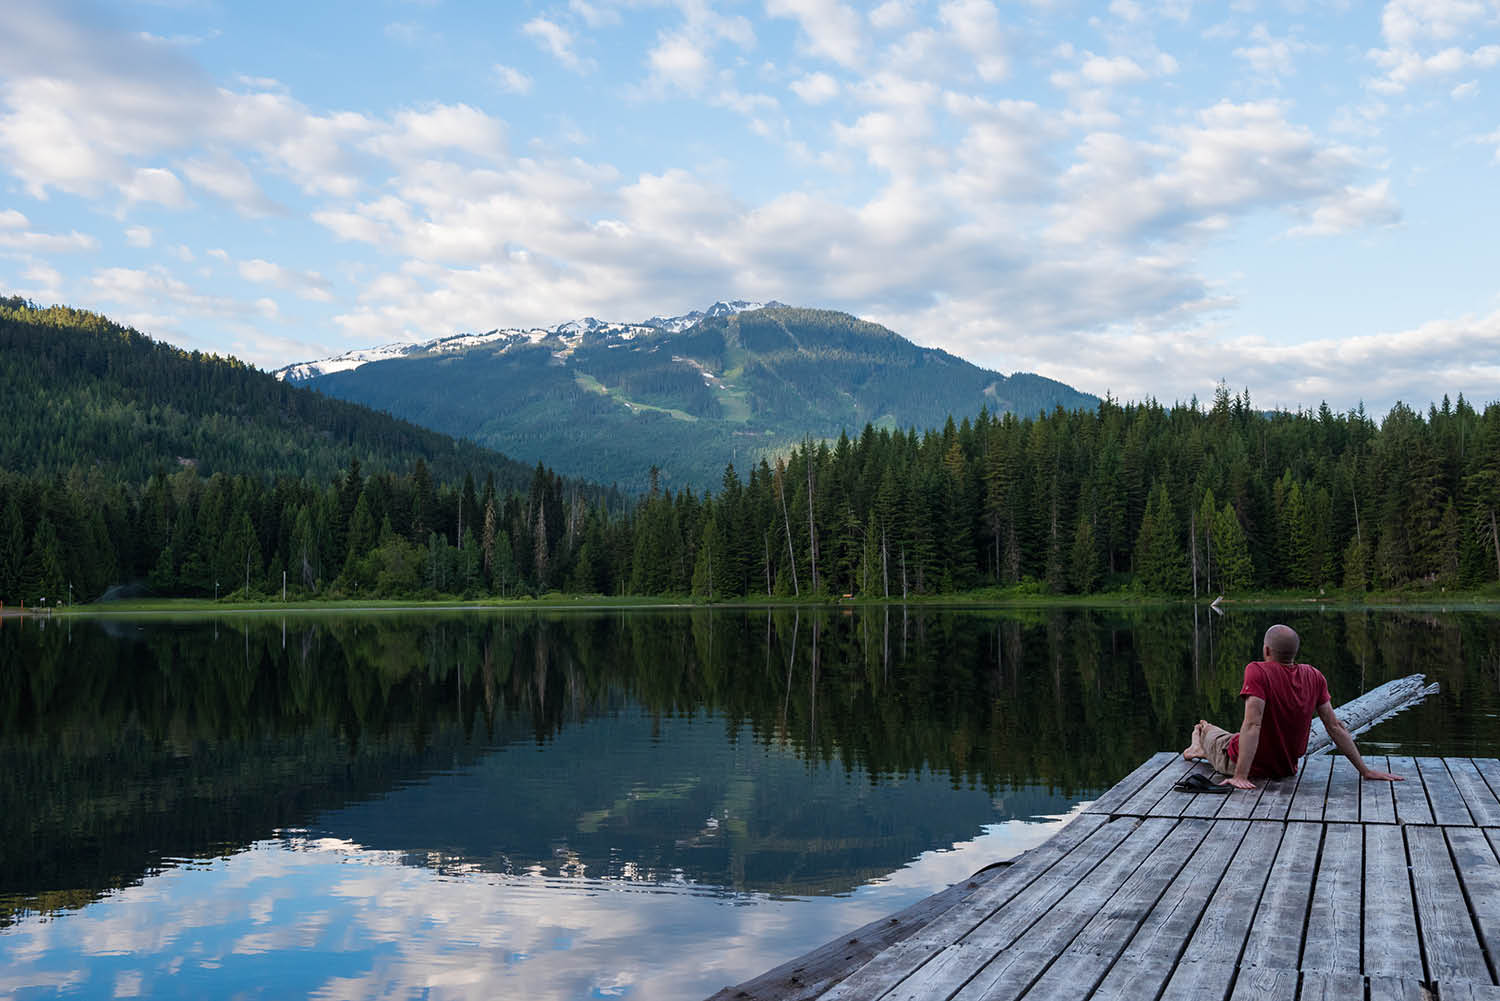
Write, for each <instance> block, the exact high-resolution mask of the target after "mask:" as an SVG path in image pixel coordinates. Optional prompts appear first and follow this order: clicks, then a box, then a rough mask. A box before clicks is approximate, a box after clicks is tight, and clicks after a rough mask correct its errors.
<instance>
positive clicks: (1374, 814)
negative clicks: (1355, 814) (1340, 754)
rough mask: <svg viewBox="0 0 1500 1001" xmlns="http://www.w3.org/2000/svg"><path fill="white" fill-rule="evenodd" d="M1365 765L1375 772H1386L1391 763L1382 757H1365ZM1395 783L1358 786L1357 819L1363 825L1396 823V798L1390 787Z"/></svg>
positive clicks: (1364, 783) (1361, 783)
mask: <svg viewBox="0 0 1500 1001" xmlns="http://www.w3.org/2000/svg"><path fill="white" fill-rule="evenodd" d="M1365 764H1367V765H1369V766H1370V767H1371V768H1374V769H1375V770H1377V771H1382V772H1388V771H1390V770H1391V767H1392V766H1391V763H1390V761H1389V760H1388V759H1386V757H1385V756H1384V755H1375V756H1367V757H1366V758H1365ZM1398 784H1399V783H1396V782H1364V781H1361V782H1360V784H1359V819H1360V822H1361V823H1364V824H1394V823H1395V822H1396V796H1395V793H1394V792H1393V791H1392V790H1391V786H1394V785H1398Z"/></svg>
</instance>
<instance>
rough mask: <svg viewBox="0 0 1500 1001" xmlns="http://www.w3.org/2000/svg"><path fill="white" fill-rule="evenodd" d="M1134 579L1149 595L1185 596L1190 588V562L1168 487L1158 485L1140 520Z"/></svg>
mask: <svg viewBox="0 0 1500 1001" xmlns="http://www.w3.org/2000/svg"><path fill="white" fill-rule="evenodd" d="M1135 575H1136V582H1137V584H1138V586H1139V587H1140V588H1141V589H1142V590H1143V591H1146V592H1147V593H1148V594H1173V595H1175V594H1183V593H1185V592H1186V591H1187V588H1188V580H1187V560H1186V557H1185V556H1184V555H1183V552H1182V541H1181V540H1180V539H1179V538H1178V534H1177V519H1176V516H1175V515H1174V514H1173V512H1172V502H1171V499H1170V498H1168V496H1167V487H1166V484H1165V483H1158V484H1157V485H1156V489H1155V490H1153V491H1152V492H1151V495H1150V500H1149V501H1148V502H1147V504H1146V511H1145V513H1144V515H1143V516H1142V518H1141V530H1140V534H1139V535H1137V536H1136V544H1135Z"/></svg>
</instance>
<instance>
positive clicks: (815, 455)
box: [0, 389, 1500, 603]
mask: <svg viewBox="0 0 1500 1001" xmlns="http://www.w3.org/2000/svg"><path fill="white" fill-rule="evenodd" d="M1497 512H1500V404H1490V405H1489V406H1487V407H1486V408H1485V410H1484V412H1483V413H1482V414H1481V413H1478V412H1476V411H1475V410H1474V409H1473V408H1472V407H1470V406H1469V405H1468V404H1467V403H1466V402H1465V401H1464V400H1463V399H1462V397H1460V398H1459V400H1458V402H1457V403H1456V404H1450V403H1449V402H1448V401H1447V400H1446V399H1445V400H1444V401H1443V403H1442V405H1441V407H1432V408H1430V409H1429V410H1428V412H1427V413H1426V414H1425V415H1424V414H1422V413H1418V412H1416V411H1413V410H1411V409H1410V408H1408V407H1406V406H1403V405H1398V406H1396V407H1395V408H1394V409H1392V411H1391V412H1390V413H1389V414H1387V415H1386V417H1385V419H1384V420H1383V422H1382V423H1381V424H1380V425H1379V426H1377V425H1376V424H1375V422H1374V421H1372V420H1371V419H1370V418H1369V417H1368V416H1366V415H1365V414H1363V413H1361V412H1356V413H1350V414H1343V415H1338V414H1334V413H1331V412H1330V411H1329V410H1328V409H1327V408H1326V407H1325V408H1323V409H1322V410H1321V411H1319V412H1316V413H1311V412H1309V413H1300V414H1273V415H1266V414H1263V413H1261V412H1258V411H1257V410H1255V409H1254V408H1253V407H1252V406H1251V403H1250V400H1249V399H1248V397H1247V396H1245V395H1241V396H1234V397H1232V396H1231V395H1230V394H1229V393H1228V392H1227V391H1226V390H1222V389H1221V391H1220V392H1219V394H1218V395H1217V397H1216V399H1215V400H1214V402H1213V405H1212V406H1211V407H1209V408H1207V409H1204V408H1201V407H1199V406H1196V405H1192V406H1177V407H1173V408H1164V407H1161V406H1159V405H1157V404H1155V403H1145V404H1129V405H1123V406H1122V405H1120V404H1118V403H1116V402H1114V401H1112V400H1106V401H1104V402H1102V403H1101V404H1100V405H1099V406H1097V407H1095V408H1091V409H1082V410H1074V411H1071V412H1069V411H1064V410H1061V409H1058V410H1055V411H1053V412H1052V413H1050V414H1047V415H1043V416H1039V417H1036V418H1031V419H1022V418H1017V417H1015V416H1014V415H1005V416H1004V417H1000V418H996V417H993V416H991V415H990V414H989V413H988V412H982V413H981V414H980V415H979V417H978V419H977V420H974V421H969V420H964V421H962V422H960V423H957V424H955V423H954V422H953V421H952V420H949V421H948V422H947V423H946V425H945V426H944V427H943V429H942V430H930V431H927V432H925V433H922V434H917V433H915V432H910V433H907V432H899V431H898V432H892V431H887V430H876V429H875V428H874V427H870V426H867V427H866V428H865V430H864V432H863V433H862V434H861V435H860V436H859V437H858V438H857V439H850V438H848V437H844V436H841V437H840V438H839V439H838V440H837V441H836V442H834V443H826V442H812V441H809V442H808V443H807V445H806V446H805V447H801V448H797V449H794V450H793V452H792V454H791V456H790V459H789V460H788V461H786V462H785V463H781V462H778V463H777V464H776V465H775V466H774V467H773V466H772V465H770V464H769V463H767V462H764V461H762V462H760V463H757V464H756V465H755V466H753V467H752V468H751V469H750V470H749V475H748V477H741V476H740V474H739V473H738V472H737V471H735V470H733V469H732V468H731V469H727V470H726V471H725V473H724V475H723V478H722V482H721V485H720V488H719V489H718V490H717V491H715V492H713V493H712V494H710V495H699V494H697V493H695V492H693V491H691V490H681V491H670V490H666V489H662V488H660V487H656V488H653V489H651V490H650V491H649V492H648V494H647V496H645V497H644V498H643V499H642V500H641V501H640V502H639V503H638V504H636V505H635V506H634V507H632V508H629V509H625V510H622V511H620V512H615V511H612V510H610V509H609V508H607V507H606V506H605V505H604V504H602V503H600V502H599V501H598V500H597V499H593V498H590V497H589V496H587V494H585V493H583V492H581V491H580V490H579V489H577V488H576V487H573V486H570V485H569V484H568V483H567V482H565V481H563V480H562V479H560V478H559V477H557V476H556V475H555V474H553V473H551V472H549V471H548V470H546V469H544V468H542V467H538V468H537V469H535V470H534V471H533V473H532V476H531V481H530V484H529V486H528V488H527V489H526V490H525V491H524V492H519V493H517V492H507V491H505V490H503V489H501V488H500V487H499V486H498V484H496V483H492V482H486V484H485V485H484V486H483V487H482V488H478V489H476V486H475V482H474V480H473V479H472V478H466V479H464V480H463V481H462V482H453V481H449V482H447V483H442V482H439V481H437V480H436V479H435V478H434V477H433V476H432V475H431V473H430V471H429V469H428V468H427V466H426V465H425V464H421V463H419V464H418V465H417V466H416V467H415V468H414V469H413V470H412V471H411V472H410V473H407V474H405V475H397V474H394V473H390V472H385V473H381V474H379V475H374V476H365V475H364V474H363V473H362V472H361V470H360V469H358V468H351V469H350V470H348V471H347V472H346V474H345V475H344V476H343V477H342V478H341V479H340V480H339V481H338V482H337V483H331V484H330V483H326V482H323V481H319V480H317V479H315V478H314V479H308V478H304V479H301V480H291V479H284V480H281V481H278V482H277V483H275V484H271V483H268V482H267V481H266V480H264V479H262V478H258V477H253V476H236V477H230V476H225V475H222V474H221V475H215V476H213V477H211V478H208V479H206V480H205V479H203V478H202V477H200V476H199V475H197V474H196V473H195V472H193V471H191V470H180V471H178V472H176V473H174V474H170V475H160V474H158V475H155V476H153V477H152V478H151V479H150V480H149V482H147V483H146V484H145V485H144V487H142V488H139V489H137V488H134V487H132V486H131V485H129V484H127V483H120V482H107V481H103V480H101V479H99V478H84V477H78V476H74V477H70V478H68V479H66V480H64V479H61V478H56V477H40V478H34V477H21V476H16V475H13V474H7V475H5V476H3V477H0V555H3V556H4V563H3V565H0V598H4V599H5V600H6V601H8V602H12V603H14V601H16V600H18V599H20V598H25V599H26V600H27V601H28V603H31V602H34V601H35V600H36V598H37V597H38V596H41V595H48V596H50V597H51V598H53V599H55V598H56V597H58V596H61V595H63V594H65V593H66V591H65V590H64V589H65V588H66V586H67V584H68V583H70V582H71V583H73V584H74V586H75V597H78V598H79V599H86V598H91V597H93V596H95V595H97V594H99V593H100V592H101V591H102V590H103V588H104V587H105V586H107V585H108V584H109V583H112V582H115V581H119V580H131V579H143V580H147V581H149V583H150V585H151V587H152V588H153V590H155V591H156V592H157V593H162V594H184V595H211V594H213V593H214V590H215V584H216V582H217V583H220V584H221V585H222V589H223V591H224V592H226V593H227V592H229V591H230V590H232V589H233V590H248V591H249V592H250V593H252V594H253V593H276V592H278V591H279V588H280V582H281V579H282V573H283V571H285V572H286V573H287V576H288V580H289V582H290V588H291V591H292V593H293V594H294V595H296V596H305V595H359V596H369V595H372V594H377V595H386V596H392V597H407V596H423V595H438V594H463V595H470V596H479V595H486V594H499V595H516V594H518V593H542V592H546V591H552V590H562V591H572V592H578V593H604V594H642V595H645V594H672V593H675V594H689V593H691V594H694V595H697V596H700V597H712V598H724V597H733V596H740V595H745V596H752V597H753V596H756V595H764V594H788V595H791V594H795V595H803V596H809V595H841V594H857V595H862V596H869V597H886V596H889V597H892V598H897V597H901V596H904V595H933V594H942V593H945V592H951V591H955V590H963V589H969V588H975V587H982V586H988V585H1010V584H1020V585H1022V586H1023V588H1025V589H1028V590H1033V591H1051V592H1056V593H1084V594H1087V593H1094V592H1098V591H1100V590H1106V589H1108V590H1114V589H1117V588H1121V587H1125V588H1134V589H1136V590H1138V591H1141V592H1146V593H1157V594H1166V595H1189V594H1192V593H1193V592H1194V589H1195V587H1196V589H1197V591H1198V593H1200V594H1219V593H1222V594H1228V595H1237V594H1245V593H1246V592H1251V591H1257V590H1276V591H1288V590H1303V591H1307V590H1314V591H1315V590H1317V589H1320V588H1323V589H1327V588H1344V589H1347V590H1349V591H1351V592H1356V593H1357V592H1362V591H1364V590H1366V589H1368V588H1372V587H1373V588H1379V589H1382V590H1389V589H1397V588H1404V587H1413V588H1425V589H1431V590H1432V591H1433V592H1434V593H1436V592H1437V591H1438V589H1441V588H1449V587H1459V586H1462V587H1484V586H1489V585H1493V584H1494V582H1495V581H1496V580H1497V577H1500V532H1497Z"/></svg>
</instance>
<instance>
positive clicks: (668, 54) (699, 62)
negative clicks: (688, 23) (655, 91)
mask: <svg viewBox="0 0 1500 1001" xmlns="http://www.w3.org/2000/svg"><path fill="white" fill-rule="evenodd" d="M646 63H647V65H648V66H650V67H651V75H652V77H654V78H655V79H657V80H660V81H663V82H665V83H667V84H670V85H672V86H674V87H678V88H681V89H682V90H685V91H688V92H689V93H695V92H697V91H699V90H701V89H702V87H703V84H704V83H705V82H706V81H707V80H708V77H709V74H710V72H711V71H712V69H713V66H712V64H711V63H710V62H709V58H708V53H707V52H706V51H704V48H703V45H702V43H701V42H699V41H698V40H696V39H694V38H691V37H689V36H687V35H685V34H682V33H680V32H668V33H666V34H663V35H662V36H661V37H660V38H658V39H657V42H656V45H655V46H654V47H652V49H651V51H650V52H649V53H647V56H646Z"/></svg>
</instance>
